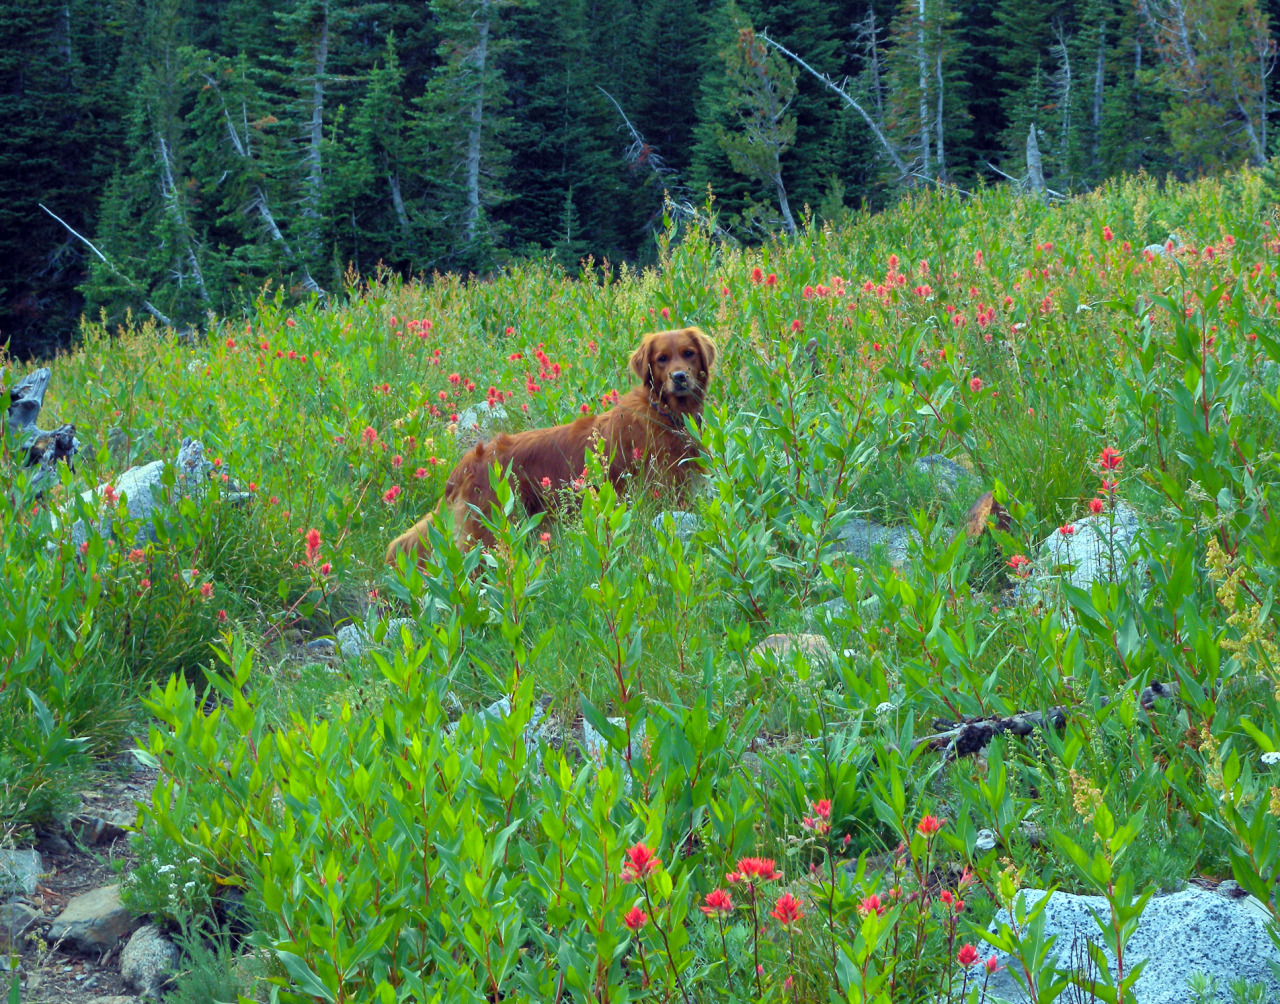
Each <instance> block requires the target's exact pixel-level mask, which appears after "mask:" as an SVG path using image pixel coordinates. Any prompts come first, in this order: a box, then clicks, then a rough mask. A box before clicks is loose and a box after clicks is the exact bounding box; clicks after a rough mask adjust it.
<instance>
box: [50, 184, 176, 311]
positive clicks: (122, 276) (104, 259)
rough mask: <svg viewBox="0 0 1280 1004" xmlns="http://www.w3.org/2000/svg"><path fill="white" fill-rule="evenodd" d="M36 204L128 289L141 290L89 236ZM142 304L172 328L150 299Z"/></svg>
mask: <svg viewBox="0 0 1280 1004" xmlns="http://www.w3.org/2000/svg"><path fill="white" fill-rule="evenodd" d="M36 205H38V206H39V207H40V208H41V209H43V210H44V211H45V212H46V213H48V214H49V215H50V216H52V217H53V218H54V219H55V220H57V221H58V222H59V223H61V224H62V225H63V226H64V227H66V228H67V232H68V233H69V234H71V236H72V237H75V238H76V239H77V240H81V241H84V243H85V244H86V245H87V246H88V248H89V250H90V251H92V252H93V253H94V254H96V255H97V256H98V257H99V258H101V259H102V264H104V265H106V266H107V268H109V269H111V274H112V275H115V276H117V277H119V278H120V279H123V280H124V281H125V282H126V283H128V285H129V288H130V289H133V290H136V291H138V292H141V291H142V287H141V286H139V285H138V284H137V283H136V282H134V281H133V280H132V279H130V278H129V277H128V276H127V275H125V274H124V273H123V272H121V271H120V270H119V269H118V268H116V267H115V265H113V264H112V263H111V262H110V260H108V258H107V256H106V255H104V254H103V253H102V252H101V251H99V250H98V249H97V248H96V247H94V246H93V241H91V240H89V238H88V237H86V236H84V234H78V233H76V232H75V230H73V229H72V227H71V224H69V223H68V222H67V221H66V220H64V219H63V218H62V217H60V216H59V215H58V214H57V213H55V212H53V211H52V210H51V209H49V208H48V207H47V206H46V205H44V204H43V203H36ZM142 306H143V307H144V308H145V309H146V311H147V313H148V314H150V315H151V316H152V317H154V318H155V319H156V320H157V321H159V322H160V323H161V324H163V325H164V326H165V327H166V328H172V327H173V322H172V321H171V320H169V318H167V317H165V316H164V314H162V313H160V311H159V310H158V309H156V307H155V306H154V305H153V304H152V303H151V301H150V300H148V299H147V298H146V297H143V298H142Z"/></svg>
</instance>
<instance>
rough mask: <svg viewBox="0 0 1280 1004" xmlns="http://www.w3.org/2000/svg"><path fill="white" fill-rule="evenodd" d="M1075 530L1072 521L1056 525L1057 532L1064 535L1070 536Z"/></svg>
mask: <svg viewBox="0 0 1280 1004" xmlns="http://www.w3.org/2000/svg"><path fill="white" fill-rule="evenodd" d="M1075 532H1076V525H1075V524H1074V523H1067V524H1066V525H1065V526H1060V527H1058V533H1060V534H1061V535H1062V536H1064V537H1070V536H1071V535H1072V534H1073V533H1075Z"/></svg>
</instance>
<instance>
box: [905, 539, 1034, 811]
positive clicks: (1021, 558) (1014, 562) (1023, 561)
mask: <svg viewBox="0 0 1280 1004" xmlns="http://www.w3.org/2000/svg"><path fill="white" fill-rule="evenodd" d="M1030 564H1031V559H1030V558H1028V557H1027V556H1026V555H1025V554H1015V555H1014V556H1013V557H1012V558H1010V559H1009V561H1008V565H1009V567H1010V568H1012V569H1013V570H1014V572H1015V573H1016V574H1018V575H1026V574H1027V573H1026V572H1024V571H1023V570H1022V569H1023V568H1025V567H1026V566H1027V565H1030ZM1028 571H1030V569H1028ZM926 818H927V817H926ZM921 825H922V826H923V825H924V823H923V820H922V821H921ZM920 832H921V833H923V832H924V830H921V831H920Z"/></svg>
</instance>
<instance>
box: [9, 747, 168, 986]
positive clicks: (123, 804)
mask: <svg viewBox="0 0 1280 1004" xmlns="http://www.w3.org/2000/svg"><path fill="white" fill-rule="evenodd" d="M130 761H132V758H130ZM155 778H156V773H155V771H153V770H148V769H146V768H144V767H141V766H137V765H134V766H133V767H132V769H131V770H129V772H128V773H127V774H125V773H117V774H116V775H114V776H112V775H109V774H108V775H104V776H103V777H102V778H101V779H100V780H99V781H98V782H97V783H96V784H95V786H94V788H93V790H87V791H82V792H81V793H80V797H81V799H82V806H81V808H80V810H79V811H78V812H77V813H75V814H74V816H73V819H72V822H71V825H70V827H69V828H68V829H67V830H65V831H64V832H62V833H59V834H45V835H43V836H42V837H41V839H40V840H39V841H38V842H37V843H36V845H35V847H34V848H27V849H23V850H21V851H0V949H3V950H4V952H5V956H6V957H5V958H0V970H7V971H2V972H0V977H2V978H3V982H0V986H2V987H4V988H5V989H7V988H8V986H9V985H10V983H11V981H12V975H11V973H12V971H13V969H14V968H15V965H16V968H17V971H18V975H19V979H20V985H21V998H20V999H21V1000H22V1002H23V1004H55V1002H56V1004H125V1002H126V1001H135V1000H139V999H140V998H139V997H138V996H137V992H138V990H139V989H141V988H142V987H141V983H145V981H146V977H145V976H144V977H143V978H142V980H141V981H140V980H139V979H138V978H137V974H136V971H135V972H134V973H132V974H131V975H133V976H134V977H135V978H134V979H133V981H132V982H133V983H134V986H132V987H131V986H130V984H129V982H128V981H126V979H125V977H124V976H122V974H121V956H122V955H123V954H124V953H125V951H126V948H127V946H128V945H129V939H130V938H131V936H133V934H134V932H135V931H136V930H137V928H138V927H139V926H140V922H139V920H138V919H137V918H133V917H131V916H129V914H128V912H127V911H126V910H125V909H124V907H123V906H122V905H121V904H120V900H119V882H120V880H121V878H122V877H123V875H124V873H125V872H127V870H128V868H129V866H130V863H131V860H132V851H131V850H130V847H129V841H128V839H127V838H126V836H125V827H126V826H128V825H130V824H131V823H132V822H133V820H134V818H135V817H136V814H137V806H136V804H135V803H136V802H138V801H146V800H148V799H149V798H150V795H151V788H152V786H153V785H154V784H155ZM140 946H141V943H139V947H140ZM132 954H134V955H137V954H138V948H137V947H135V950H134V952H133V953H132ZM134 969H135V970H136V967H134Z"/></svg>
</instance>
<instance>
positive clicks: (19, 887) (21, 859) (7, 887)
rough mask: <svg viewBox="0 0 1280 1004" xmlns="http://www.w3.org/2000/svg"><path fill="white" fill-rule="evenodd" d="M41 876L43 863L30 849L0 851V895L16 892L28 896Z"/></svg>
mask: <svg viewBox="0 0 1280 1004" xmlns="http://www.w3.org/2000/svg"><path fill="white" fill-rule="evenodd" d="M42 874H44V862H43V861H42V860H41V859H40V855H39V853H38V852H37V851H35V850H33V849H32V848H30V847H24V848H23V849H22V850H18V851H0V895H4V894H5V893H14V892H17V893H23V894H25V895H27V896H30V895H31V894H32V893H33V892H35V891H36V882H37V881H38V880H39V878H40V876H41V875H42Z"/></svg>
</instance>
